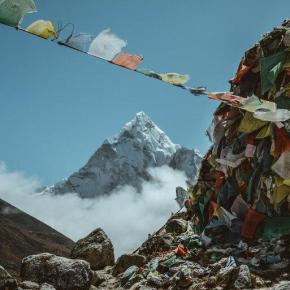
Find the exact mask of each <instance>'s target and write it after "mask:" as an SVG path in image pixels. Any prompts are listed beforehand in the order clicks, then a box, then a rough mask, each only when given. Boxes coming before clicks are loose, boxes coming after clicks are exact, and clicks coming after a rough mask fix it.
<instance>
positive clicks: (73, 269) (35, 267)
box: [20, 253, 92, 290]
mask: <svg viewBox="0 0 290 290" xmlns="http://www.w3.org/2000/svg"><path fill="white" fill-rule="evenodd" d="M20 275H21V278H22V280H29V281H33V282H36V283H38V284H42V283H49V284H51V285H53V286H54V287H55V288H56V289H58V290H88V289H89V287H90V284H91V280H92V271H91V269H90V265H89V263H88V262H86V261H82V260H72V259H68V258H64V257H58V256H56V255H52V254H49V253H43V254H38V255H32V256H28V257H26V258H24V259H23V260H22V265H21V274H20Z"/></svg>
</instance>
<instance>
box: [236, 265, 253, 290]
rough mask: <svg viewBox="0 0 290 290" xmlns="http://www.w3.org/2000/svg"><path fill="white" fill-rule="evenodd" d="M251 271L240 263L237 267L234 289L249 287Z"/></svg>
mask: <svg viewBox="0 0 290 290" xmlns="http://www.w3.org/2000/svg"><path fill="white" fill-rule="evenodd" d="M251 284H252V282H251V273H250V269H249V267H248V266H247V265H241V266H240V267H239V272H238V276H237V278H236V280H235V282H234V287H235V288H236V289H246V288H251Z"/></svg>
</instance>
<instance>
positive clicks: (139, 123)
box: [46, 112, 201, 197]
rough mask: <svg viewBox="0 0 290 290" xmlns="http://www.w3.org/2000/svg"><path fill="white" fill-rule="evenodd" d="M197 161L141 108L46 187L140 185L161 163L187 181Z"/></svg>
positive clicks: (91, 189)
mask: <svg viewBox="0 0 290 290" xmlns="http://www.w3.org/2000/svg"><path fill="white" fill-rule="evenodd" d="M200 162H201V156H200V155H199V154H198V152H197V151H195V150H190V149H187V148H184V147H182V146H180V145H177V144H174V143H173V142H172V141H171V140H170V138H169V137H168V136H167V135H166V134H165V133H164V132H163V131H162V130H160V129H159V128H158V126H157V125H156V124H154V122H153V121H152V120H151V119H150V118H149V117H148V116H147V115H146V114H145V113H144V112H139V113H137V114H136V116H135V118H134V119H133V120H132V121H130V122H129V123H127V124H126V125H125V127H124V128H123V129H122V130H121V132H120V133H119V134H118V135H116V136H115V137H113V138H112V139H108V140H106V141H105V142H104V143H103V144H102V146H101V147H100V148H99V149H98V150H97V151H96V152H95V154H93V156H92V157H91V158H90V159H89V161H88V162H87V164H86V165H85V166H84V167H82V168H81V169H80V170H79V171H77V172H75V173H73V174H72V175H71V176H70V177H69V178H67V179H65V180H63V181H61V182H59V183H57V184H55V185H54V186H52V187H50V188H47V189H46V191H49V192H53V193H56V194H64V193H67V192H77V193H78V194H79V195H80V196H81V197H95V196H98V195H103V194H108V193H110V192H111V191H113V190H114V189H116V188H117V187H118V186H122V185H131V186H134V187H135V188H137V189H140V186H141V183H142V181H144V180H150V178H151V177H150V175H149V174H148V172H147V169H148V168H150V167H159V166H162V165H168V166H171V167H172V168H174V169H179V170H182V171H184V172H185V173H186V175H187V177H188V180H189V182H194V180H195V178H196V175H197V173H198V168H199V165H200Z"/></svg>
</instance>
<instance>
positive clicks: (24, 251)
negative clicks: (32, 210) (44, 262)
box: [0, 199, 74, 276]
mask: <svg viewBox="0 0 290 290" xmlns="http://www.w3.org/2000/svg"><path fill="white" fill-rule="evenodd" d="M73 245H74V242H73V241H71V240H70V239H69V238H67V237H65V236H63V235H62V234H60V233H59V232H57V231H55V230H54V229H52V228H51V227H49V226H47V225H46V224H44V223H42V222H40V221H39V220H37V219H35V218H33V217H32V216H30V215H28V214H26V213H24V212H22V211H21V210H19V209H17V208H15V207H14V206H12V205H10V204H8V203H7V202H5V201H3V200H1V199H0V265H1V266H3V267H5V268H6V270H8V271H9V272H10V273H11V274H14V275H16V276H18V275H19V270H20V265H21V260H22V258H24V257H25V256H28V255H31V254H37V253H42V252H51V253H54V254H57V255H62V256H68V255H69V253H70V249H71V248H72V247H73Z"/></svg>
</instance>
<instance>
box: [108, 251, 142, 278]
mask: <svg viewBox="0 0 290 290" xmlns="http://www.w3.org/2000/svg"><path fill="white" fill-rule="evenodd" d="M145 262H146V257H144V256H142V255H138V254H124V255H122V256H120V257H119V258H118V260H117V262H116V265H115V267H114V268H113V275H114V276H116V275H118V274H120V273H123V272H124V271H126V270H127V269H128V268H129V267H131V266H138V267H141V266H143V265H144V264H145Z"/></svg>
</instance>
